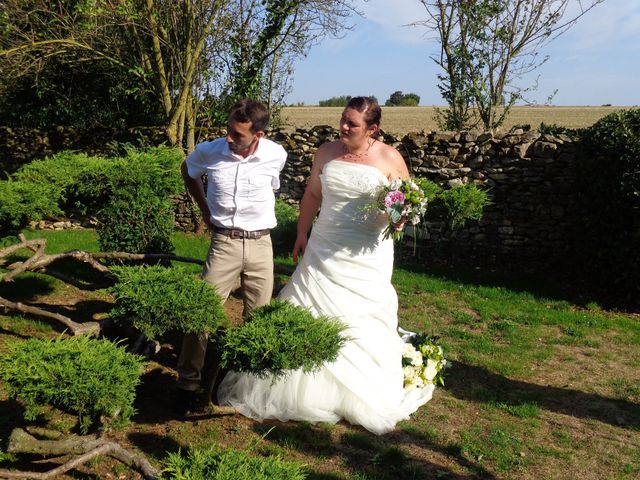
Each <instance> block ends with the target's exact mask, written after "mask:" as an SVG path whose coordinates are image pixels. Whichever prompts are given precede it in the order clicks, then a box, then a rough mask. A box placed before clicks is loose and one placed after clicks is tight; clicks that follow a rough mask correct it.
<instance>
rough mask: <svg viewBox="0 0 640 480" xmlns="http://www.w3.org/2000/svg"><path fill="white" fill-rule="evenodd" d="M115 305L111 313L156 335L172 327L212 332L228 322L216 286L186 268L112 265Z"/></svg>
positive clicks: (151, 334) (111, 291)
mask: <svg viewBox="0 0 640 480" xmlns="http://www.w3.org/2000/svg"><path fill="white" fill-rule="evenodd" d="M111 270H112V272H113V273H114V274H115V275H116V277H117V279H118V281H117V283H116V284H115V285H114V286H113V287H111V289H110V293H111V294H112V295H113V296H114V298H115V306H114V308H113V309H112V310H111V312H110V313H109V316H110V317H111V318H114V319H116V320H117V321H118V322H119V323H125V324H130V325H132V326H133V327H135V328H136V329H138V330H140V331H141V332H142V333H144V334H145V335H146V336H147V337H148V338H149V339H155V338H158V337H159V336H161V335H163V334H164V333H166V332H169V331H179V332H191V333H200V332H205V333H213V332H215V331H216V330H218V328H219V327H220V326H222V325H226V323H227V316H226V313H225V310H224V307H223V306H222V299H221V298H220V295H218V293H217V292H216V290H215V288H214V287H213V286H212V285H210V284H208V283H207V282H205V281H204V280H202V279H200V278H198V277H196V276H195V275H194V274H193V273H190V272H188V271H187V270H186V269H184V268H180V267H174V268H166V267H160V266H147V267H145V266H138V267H113V268H112V269H111Z"/></svg>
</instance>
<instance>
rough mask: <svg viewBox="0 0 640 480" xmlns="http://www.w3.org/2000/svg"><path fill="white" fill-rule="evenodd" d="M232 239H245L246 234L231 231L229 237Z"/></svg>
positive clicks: (239, 231) (240, 231)
mask: <svg viewBox="0 0 640 480" xmlns="http://www.w3.org/2000/svg"><path fill="white" fill-rule="evenodd" d="M229 237H231V238H244V232H243V231H242V230H231V234H230V235H229Z"/></svg>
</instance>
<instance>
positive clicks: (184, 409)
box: [173, 388, 197, 418]
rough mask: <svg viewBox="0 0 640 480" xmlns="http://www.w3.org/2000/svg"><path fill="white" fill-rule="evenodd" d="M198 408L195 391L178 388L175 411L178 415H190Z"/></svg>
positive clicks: (174, 405)
mask: <svg viewBox="0 0 640 480" xmlns="http://www.w3.org/2000/svg"><path fill="white" fill-rule="evenodd" d="M196 409H197V395H196V392H195V391H190V390H183V389H182V388H177V389H176V398H175V403H174V404H173V411H174V413H175V414H176V415H177V416H178V417H182V418H184V417H188V416H189V415H191V414H192V413H193V412H195V411H196Z"/></svg>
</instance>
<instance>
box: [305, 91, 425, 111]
mask: <svg viewBox="0 0 640 480" xmlns="http://www.w3.org/2000/svg"><path fill="white" fill-rule="evenodd" d="M369 97H370V98H373V99H374V100H375V101H376V102H377V101H378V99H377V98H376V97H375V96H374V95H369ZM351 98H353V97H351V95H342V96H339V97H331V98H329V99H328V100H320V101H319V102H318V105H319V106H321V107H346V106H347V104H348V103H349V100H351ZM378 103H379V102H378ZM419 103H420V97H419V96H418V95H416V94H415V93H406V94H404V93H402V92H401V91H400V90H398V91H395V92H393V93H392V94H391V96H390V97H389V98H388V99H387V101H386V102H385V103H384V104H385V105H386V106H387V107H415V106H417V105H418V104H419Z"/></svg>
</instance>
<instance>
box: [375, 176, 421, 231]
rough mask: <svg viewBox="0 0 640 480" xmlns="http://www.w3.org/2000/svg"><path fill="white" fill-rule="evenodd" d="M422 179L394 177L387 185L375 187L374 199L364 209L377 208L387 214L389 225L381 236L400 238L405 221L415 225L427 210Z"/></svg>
mask: <svg viewBox="0 0 640 480" xmlns="http://www.w3.org/2000/svg"><path fill="white" fill-rule="evenodd" d="M424 182H428V181H427V180H424V179H418V181H415V180H413V179H410V178H409V179H405V180H401V179H395V180H392V181H391V182H389V184H388V185H383V186H381V187H379V188H378V189H376V191H375V192H374V193H373V195H372V197H373V198H374V201H373V203H372V204H371V205H367V206H366V207H365V210H371V209H377V210H379V211H382V212H386V213H387V215H388V216H389V225H387V227H386V229H385V230H384V232H383V237H384V238H385V239H386V238H389V237H392V238H393V239H394V240H400V239H402V236H403V228H404V225H405V223H409V224H411V225H417V224H418V223H420V221H421V220H422V217H423V216H424V214H425V212H426V211H427V201H428V198H427V192H425V184H424Z"/></svg>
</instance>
